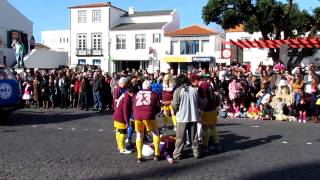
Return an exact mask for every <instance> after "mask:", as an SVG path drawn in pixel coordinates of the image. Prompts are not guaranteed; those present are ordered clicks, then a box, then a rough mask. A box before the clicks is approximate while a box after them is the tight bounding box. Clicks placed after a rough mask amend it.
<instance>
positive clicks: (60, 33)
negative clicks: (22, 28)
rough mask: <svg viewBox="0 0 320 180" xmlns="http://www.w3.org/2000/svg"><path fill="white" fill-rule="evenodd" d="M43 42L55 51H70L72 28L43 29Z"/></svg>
mask: <svg viewBox="0 0 320 180" xmlns="http://www.w3.org/2000/svg"><path fill="white" fill-rule="evenodd" d="M41 42H42V44H44V45H45V46H47V47H49V48H50V49H52V50H54V51H62V52H70V30H53V31H42V32H41Z"/></svg>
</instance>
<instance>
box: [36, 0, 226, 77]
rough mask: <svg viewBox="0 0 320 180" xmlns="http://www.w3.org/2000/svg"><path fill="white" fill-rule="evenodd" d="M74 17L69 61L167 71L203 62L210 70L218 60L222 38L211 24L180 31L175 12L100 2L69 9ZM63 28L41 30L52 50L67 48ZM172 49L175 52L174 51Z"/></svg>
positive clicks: (113, 69) (118, 68)
mask: <svg viewBox="0 0 320 180" xmlns="http://www.w3.org/2000/svg"><path fill="white" fill-rule="evenodd" d="M70 20H71V22H70V40H69V43H70V51H69V52H70V65H71V66H76V65H78V64H88V65H98V66H100V67H101V68H102V70H104V71H106V72H119V71H121V70H125V69H128V68H129V69H132V68H135V69H147V70H148V71H149V72H153V71H155V70H160V71H163V72H164V71H167V69H168V68H175V69H179V70H186V69H187V68H188V67H189V68H191V67H192V66H199V65H201V66H204V67H207V68H208V67H209V66H213V65H214V63H215V61H216V59H220V54H221V53H220V51H221V45H222V41H223V40H224V37H222V36H221V35H220V34H218V33H216V32H214V31H213V30H211V29H208V28H207V27H200V26H197V25H195V26H190V27H187V28H183V29H179V26H180V17H179V14H178V12H177V11H176V10H157V11H135V9H134V8H132V7H130V8H129V10H128V11H126V10H123V9H120V8H118V7H115V6H113V5H112V4H111V3H109V2H108V3H96V4H88V5H80V6H74V7H70ZM189 31H190V32H191V34H190V33H188V32H189ZM60 32H65V35H67V33H68V31H45V32H43V33H42V36H43V37H42V40H43V44H44V45H46V46H48V47H50V48H52V49H54V50H58V49H60V48H61V49H64V47H65V48H66V49H67V48H68V47H67V46H68V45H67V43H66V46H64V45H62V44H61V43H60V42H61V41H60V40H61V38H63V34H64V33H60ZM62 41H63V40H62ZM191 41H192V42H195V44H193V45H191V46H192V47H189V46H188V47H189V48H191V49H192V48H193V47H194V48H196V49H194V51H192V52H189V51H187V50H185V51H182V49H183V48H185V49H186V48H187V47H186V44H188V43H189V42H191ZM196 44H197V45H196ZM184 45H185V46H184ZM182 46H184V47H182ZM172 51H174V52H175V53H174V54H170V53H172ZM182 57H186V59H188V60H187V61H185V62H187V63H183V62H182V61H180V60H179V59H181V58H182ZM200 61H202V62H200ZM204 61H205V62H204Z"/></svg>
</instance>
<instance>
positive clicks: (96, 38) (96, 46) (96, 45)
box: [92, 33, 102, 50]
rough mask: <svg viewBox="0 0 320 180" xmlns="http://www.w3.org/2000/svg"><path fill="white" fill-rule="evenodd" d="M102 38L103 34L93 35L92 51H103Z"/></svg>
mask: <svg viewBox="0 0 320 180" xmlns="http://www.w3.org/2000/svg"><path fill="white" fill-rule="evenodd" d="M101 42H102V38H101V33H94V34H92V49H93V50H101V49H102V45H101Z"/></svg>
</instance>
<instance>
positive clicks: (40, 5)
mask: <svg viewBox="0 0 320 180" xmlns="http://www.w3.org/2000/svg"><path fill="white" fill-rule="evenodd" d="M8 1H9V2H10V3H11V4H13V5H14V6H15V7H16V8H17V9H18V10H19V11H21V12H22V13H23V14H24V15H25V16H27V17H28V18H29V19H30V20H31V21H33V23H34V26H33V28H34V35H35V38H36V41H37V42H39V41H40V40H41V31H44V30H56V29H68V27H69V10H68V7H70V6H74V5H79V4H88V3H95V2H107V1H108V0H106V1H103V0H27V1H26V0H8ZM109 1H110V2H112V4H113V5H115V6H117V7H119V8H122V9H125V10H127V9H128V7H130V6H132V7H135V9H136V11H145V10H161V9H177V10H178V12H179V14H180V19H181V27H184V26H188V25H192V24H204V23H203V20H202V19H201V11H202V7H203V6H204V5H205V4H206V3H207V2H208V0H109ZM282 1H284V0H282ZM294 1H295V2H297V3H298V4H299V6H300V7H302V8H303V9H306V10H311V9H312V8H313V7H315V6H319V5H320V2H319V1H318V0H294ZM210 27H212V28H216V26H214V25H210Z"/></svg>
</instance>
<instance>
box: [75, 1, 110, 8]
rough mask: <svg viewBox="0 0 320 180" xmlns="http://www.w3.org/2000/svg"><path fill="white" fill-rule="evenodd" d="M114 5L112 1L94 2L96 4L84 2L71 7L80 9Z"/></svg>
mask: <svg viewBox="0 0 320 180" xmlns="http://www.w3.org/2000/svg"><path fill="white" fill-rule="evenodd" d="M110 6H112V5H111V3H110V2H107V3H94V4H84V5H79V6H72V7H69V9H78V8H96V7H110Z"/></svg>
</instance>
